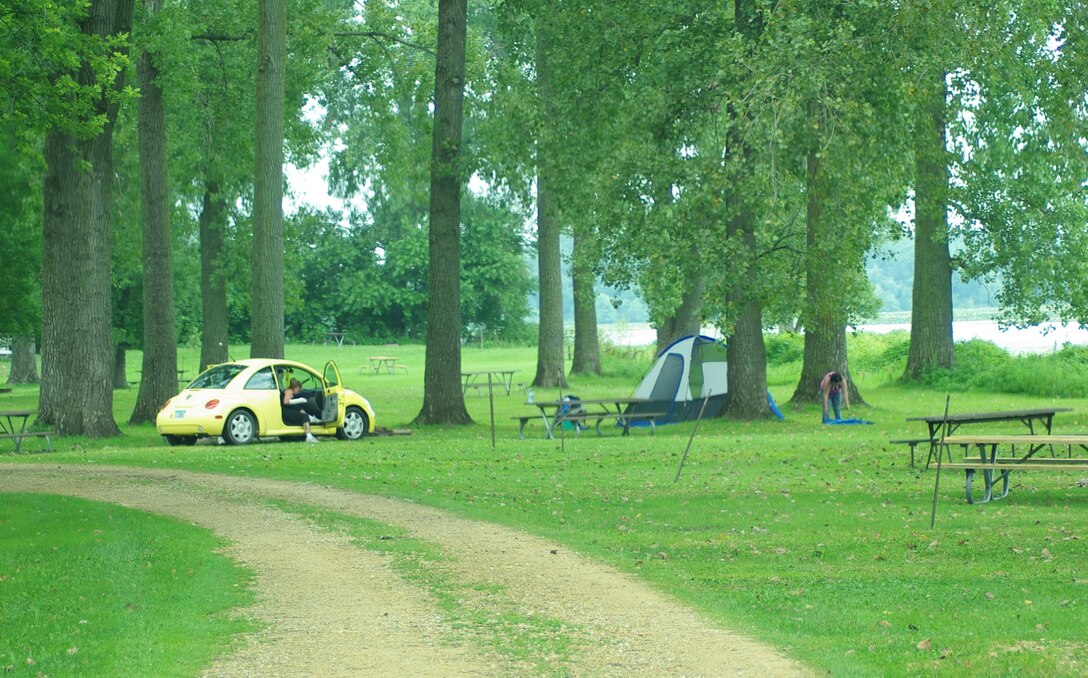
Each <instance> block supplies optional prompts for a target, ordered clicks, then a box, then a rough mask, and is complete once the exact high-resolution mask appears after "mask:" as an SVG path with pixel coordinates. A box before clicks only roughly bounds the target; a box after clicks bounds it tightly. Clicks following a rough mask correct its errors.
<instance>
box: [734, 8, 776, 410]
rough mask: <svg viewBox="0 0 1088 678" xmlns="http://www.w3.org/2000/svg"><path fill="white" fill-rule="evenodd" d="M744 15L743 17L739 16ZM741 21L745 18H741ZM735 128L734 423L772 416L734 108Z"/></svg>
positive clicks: (742, 146) (748, 161) (748, 164)
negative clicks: (739, 253) (737, 248)
mask: <svg viewBox="0 0 1088 678" xmlns="http://www.w3.org/2000/svg"><path fill="white" fill-rule="evenodd" d="M738 16H740V15H738ZM738 21H739V19H738ZM729 109H730V110H729V113H730V117H731V118H732V119H733V122H734V124H732V125H730V129H729V133H728V134H729V136H728V138H729V156H730V160H732V161H734V162H739V163H740V164H739V166H738V167H736V172H735V173H734V178H733V180H732V181H729V182H727V183H726V189H725V191H726V197H725V203H726V204H727V205H729V206H730V216H729V222H728V224H727V225H726V233H727V235H728V237H729V240H730V241H734V242H736V241H739V242H740V243H741V245H742V246H743V250H742V251H743V252H744V254H743V257H744V261H738V262H736V263H735V266H734V272H733V274H734V277H735V282H734V283H733V286H732V288H731V289H730V290H729V292H728V295H729V299H728V300H729V306H730V308H735V309H739V311H738V315H737V319H736V322H735V323H734V324H733V331H732V332H731V333H730V335H729V337H728V338H727V339H726V342H725V351H726V364H727V365H728V370H727V372H726V381H727V382H728V387H729V395H728V396H727V397H726V399H725V407H724V408H722V416H724V417H728V418H730V419H760V418H763V417H770V416H771V407H770V405H769V404H768V402H767V349H766V346H765V345H764V343H763V307H762V306H761V305H760V303H759V300H758V299H757V298H755V297H754V296H753V295H752V292H751V288H752V287H753V285H752V283H753V281H755V280H758V278H759V272H758V270H757V268H756V266H757V265H758V264H757V262H758V259H759V257H758V256H757V255H758V252H757V247H758V244H757V242H756V233H755V228H756V216H755V213H754V212H753V211H752V206H751V204H750V203H749V201H748V196H747V195H746V194H745V192H744V186H745V184H747V183H748V180H749V179H750V178H751V176H752V173H753V163H752V158H751V155H752V154H751V149H750V148H749V147H748V142H747V141H746V140H745V139H744V137H743V136H742V135H741V134H740V131H739V130H740V127H741V126H740V124H739V123H740V122H741V118H740V116H739V115H738V114H737V113H736V112H735V111H734V110H733V107H732V106H730V107H729Z"/></svg>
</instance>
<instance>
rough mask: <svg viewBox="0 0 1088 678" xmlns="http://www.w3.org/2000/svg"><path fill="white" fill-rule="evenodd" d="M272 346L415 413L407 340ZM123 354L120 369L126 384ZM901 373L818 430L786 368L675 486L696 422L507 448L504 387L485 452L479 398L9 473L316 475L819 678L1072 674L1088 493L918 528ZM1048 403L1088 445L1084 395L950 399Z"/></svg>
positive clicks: (1035, 486) (1084, 658) (944, 502)
mask: <svg viewBox="0 0 1088 678" xmlns="http://www.w3.org/2000/svg"><path fill="white" fill-rule="evenodd" d="M232 353H233V354H234V355H235V356H236V357H239V356H243V355H246V354H247V353H248V352H247V351H246V350H245V349H243V348H233V349H232ZM287 353H288V357H289V358H293V359H297V360H302V361H303V362H307V363H310V364H313V365H315V366H318V367H320V366H321V365H322V364H323V363H324V361H325V360H326V359H328V358H333V359H335V360H336V361H337V363H338V365H339V366H340V368H341V372H342V375H343V378H344V380H345V382H346V384H347V385H348V386H349V387H351V388H354V389H356V390H358V391H360V392H361V393H362V394H363V395H364V396H366V397H367V398H368V399H370V401H371V403H372V404H373V406H374V409H375V411H376V413H377V424H378V425H379V426H382V427H386V428H403V427H408V426H410V422H411V420H412V419H413V418H414V417H415V415H416V414H417V413H418V411H419V409H420V406H421V403H422V382H423V365H424V349H423V347H420V346H380V347H374V346H372V347H366V346H351V347H349V346H345V347H342V348H337V347H332V346H330V347H322V346H289V347H288V351H287ZM368 355H395V356H397V357H399V358H400V362H401V363H402V364H405V365H407V366H408V368H409V369H408V372H407V374H395V375H385V374H382V375H377V376H375V375H370V374H368V373H367V372H366V371H365V369H364V368H365V365H366V357H367V356H368ZM137 360H138V356H135V355H134V356H130V362H129V367H130V371H132V372H133V373H135V370H136V369H138V367H139V365H138V362H137ZM186 361H188V362H186ZM195 362H196V359H195V355H193V354H190V353H186V352H184V351H183V354H182V363H183V367H187V368H189V369H190V370H195ZM189 363H192V365H189ZM648 364H649V363H648V362H647V361H646V360H643V361H642V362H623V361H622V359H621V358H619V357H609V358H607V363H606V372H607V373H608V374H609V375H611V376H606V377H593V378H577V379H574V380H573V381H572V383H571V384H570V386H569V388H567V389H564V390H563V391H562V392H563V393H567V392H569V393H576V394H578V395H580V396H582V397H584V398H592V397H596V396H608V395H624V396H626V395H630V394H631V392H632V391H633V390H634V388H635V386H636V385H637V383H638V381H639V375H640V374H641V372H642V370H644V369H645V368H646V367H648ZM462 366H463V369H465V370H479V369H489V368H490V369H500V368H501V369H516V370H519V372H518V373H517V374H515V377H514V381H515V383H519V382H520V383H526V382H529V381H531V379H532V376H533V373H534V371H535V351H534V350H533V349H527V348H484V349H480V348H475V347H466V348H465V349H464V356H463V363H462ZM190 374H192V372H190ZM896 374H897V371H896V370H895V369H894V368H879V367H874V368H872V369H868V370H866V369H860V368H859V369H855V370H854V377H855V380H856V381H857V382H858V384H859V387H860V388H861V392H862V395H863V397H864V399H865V400H866V402H867V403H868V406H866V407H855V408H854V410H852V411H851V414H852V415H854V416H860V417H863V418H865V419H869V420H872V421H873V422H874V425H872V426H843V427H830V426H823V425H821V424H820V412H819V410H818V409H817V408H816V407H805V408H800V409H794V408H792V407H790V406H789V405H788V404H787V403H788V401H789V398H790V396H791V394H792V391H793V389H794V387H795V386H796V378H797V376H796V375H797V366H786V367H778V368H774V369H772V370H771V372H770V378H771V392H772V394H773V396H774V397H775V399H776V401H777V402H778V403H779V405H780V406H781V407H782V409H783V411H784V413H785V415H786V419H785V421H773V420H772V421H760V422H731V421H721V420H714V421H707V422H703V423H702V424H701V425H700V427H699V430H698V435H697V437H696V438H695V439H694V442H693V443H692V445H691V451H690V454H689V456H688V458H687V462H686V465H685V467H684V472H683V474H682V476H681V478H680V480H679V482H675V483H674V482H673V478H674V476H675V474H676V470H677V466H678V463H679V461H680V458H681V455H682V454H683V453H684V449H685V447H686V445H687V444H688V440H689V437H690V436H691V433H692V430H693V427H692V425H691V424H678V425H671V426H665V427H660V428H659V429H658V431H657V434H656V435H655V436H650V435H649V431H647V430H637V431H635V432H634V433H633V434H632V435H631V436H630V437H628V438H621V437H620V436H619V435H618V434H617V433H615V432H614V431H608V432H607V435H606V436H602V437H598V436H596V435H595V434H593V432H592V431H591V432H588V433H587V434H582V435H581V436H579V437H578V438H576V439H574V438H570V437H568V438H567V439H566V441H565V444H564V445H563V447H562V451H561V446H560V442H559V441H547V440H544V439H543V438H542V433H543V429H542V427H541V426H540V425H539V424H535V423H531V424H530V425H529V426H528V427H527V429H526V433H527V435H528V436H530V437H529V438H528V439H526V440H519V439H518V437H517V423H516V422H515V421H514V420H512V419H511V417H512V416H513V415H516V414H521V413H526V412H527V411H528V409H529V408H528V406H527V405H525V403H524V396H523V395H522V394H521V393H520V392H517V391H516V392H515V394H514V395H511V396H506V395H500V396H496V398H495V409H496V412H495V421H496V424H497V427H498V431H497V444H496V448H495V449H492V447H491V436H490V431H489V429H488V427H487V425H488V422H489V418H490V417H489V409H488V399H487V397H486V396H476V395H472V394H471V392H470V395H468V396H466V401H467V406H468V409H469V412H470V414H471V415H472V416H473V418H474V419H475V421H476V422H477V424H476V425H474V426H470V427H428V428H416V427H413V429H412V430H413V433H412V435H410V436H392V437H378V438H367V439H364V440H361V441H358V442H355V443H348V442H328V443H325V444H322V445H315V446H303V445H297V444H289V443H272V444H261V445H255V446H250V447H244V448H236V447H223V446H211V445H199V446H196V447H192V448H170V447H167V446H166V444H165V443H164V442H162V441H161V440H160V439H159V438H158V437H157V436H156V435H155V432H154V429H153V427H151V426H135V427H133V426H125V425H123V424H122V428H123V430H124V432H125V435H124V437H122V438H119V439H111V440H87V439H61V440H57V441H55V447H56V448H57V451H56V452H55V453H53V454H51V455H21V456H19V457H18V458H17V460H18V461H27V460H31V461H41V462H48V463H57V462H66V463H80V462H83V461H86V460H93V461H95V462H96V463H113V464H133V465H151V464H154V465H156V466H160V467H162V466H170V467H178V468H187V469H193V470H201V471H214V472H221V473H230V474H238V475H261V476H268V477H275V478H282V479H305V480H306V481H313V480H314V479H315V478H320V479H321V482H323V483H327V484H330V485H336V486H339V487H344V488H349V489H352V490H357V491H360V492H368V493H377V494H382V495H387V496H396V497H404V498H410V499H412V500H415V501H419V502H423V503H427V504H431V505H434V506H440V507H443V508H448V509H450V510H452V511H454V512H456V513H458V514H461V515H464V516H469V517H473V518H478V519H484V520H489V521H494V522H498V523H502V524H505V525H509V526H512V527H516V528H519V529H523V530H527V531H530V532H533V533H536V534H540V535H544V536H547V537H549V538H553V539H555V540H558V541H560V542H562V543H564V544H567V545H569V546H570V547H571V548H574V549H577V550H579V551H581V552H583V553H586V554H589V555H591V556H594V557H596V558H599V559H601V560H603V561H606V562H608V563H610V564H612V565H614V566H615V567H617V568H619V569H621V570H624V571H627V572H631V573H633V574H634V575H635V576H638V577H640V578H643V579H644V580H646V581H648V582H650V583H651V584H653V585H654V586H656V587H658V588H660V589H661V590H664V591H667V592H669V593H671V594H672V595H675V596H676V597H678V598H680V599H682V600H684V601H686V602H687V603H688V604H690V605H692V606H693V607H696V608H698V609H700V610H702V611H703V612H705V613H706V614H707V615H709V616H710V617H712V618H714V619H716V620H718V621H719V622H720V623H722V624H724V625H728V626H731V627H734V628H738V629H741V630H743V631H746V632H748V633H750V634H751V635H753V636H755V637H757V638H760V639H764V640H766V641H768V642H771V643H774V644H776V645H778V646H780V647H782V648H783V649H784V650H785V651H786V652H788V653H790V654H791V655H793V656H795V657H797V658H799V659H801V660H803V661H806V662H808V663H809V664H811V665H812V666H814V667H816V668H818V669H823V670H827V671H829V672H832V673H834V674H839V675H851V676H853V675H908V674H916V673H919V672H922V673H935V674H943V675H964V674H972V675H1031V676H1044V675H1045V676H1054V675H1081V674H1083V673H1084V671H1085V668H1084V667H1085V663H1086V662H1088V644H1086V643H1085V640H1084V629H1085V628H1086V627H1088V614H1086V612H1085V611H1084V610H1085V609H1086V607H1088V599H1086V598H1088V557H1086V556H1088V553H1086V551H1088V547H1086V542H1085V540H1086V538H1088V534H1086V532H1088V530H1086V527H1088V489H1086V488H1083V487H1078V485H1077V481H1078V480H1079V478H1078V477H1077V475H1076V474H1075V473H1067V474H1060V473H1053V474H1043V473H1025V474H1019V475H1017V476H1014V484H1013V489H1012V491H1011V493H1010V495H1009V497H1008V498H1007V499H1005V500H1003V501H1001V502H997V503H993V504H987V505H981V506H968V505H967V504H966V503H965V502H964V498H963V480H962V476H953V475H952V474H946V475H945V477H944V478H942V483H941V487H940V493H939V497H938V499H939V503H938V513H937V525H936V528H935V529H930V508H931V501H932V493H933V473H932V472H924V471H922V470H921V469H912V468H911V467H910V465H909V454H908V451H907V448H906V446H902V445H891V444H889V443H888V442H887V441H888V440H889V439H894V438H909V437H919V434H921V435H924V434H925V431H924V428H923V427H922V426H920V425H919V423H917V422H915V423H908V422H906V421H904V419H905V418H906V417H908V416H916V415H923V414H932V413H940V412H941V411H942V410H943V407H944V401H945V395H946V394H945V392H944V391H936V390H926V389H919V388H914V387H905V386H901V385H898V384H896V383H894V380H893V379H892V378H891V377H893V376H894V375H896ZM135 395H136V393H135V390H131V391H127V392H126V391H119V392H118V393H117V398H116V416H117V420H118V422H124V421H127V419H128V416H129V414H130V413H131V410H132V406H133V403H134V401H135ZM549 395H551V394H541V393H540V392H539V391H538V393H537V398H544V397H547V396H549ZM556 395H559V391H557V392H556ZM36 397H37V394H36V390H35V389H32V388H27V387H19V388H16V391H15V393H13V394H7V395H0V406H2V407H8V406H15V405H20V406H33V405H34V404H35V402H36ZM1048 404H1054V405H1060V406H1063V407H1071V408H1073V412H1071V413H1067V414H1059V415H1057V417H1056V418H1055V431H1056V432H1088V418H1086V417H1088V401H1086V400H1085V399H1080V398H1077V399H1074V398H1067V399H1055V398H1042V397H1038V396H1026V395H1004V394H993V393H975V392H968V393H954V394H953V395H952V402H951V408H952V410H953V411H959V412H966V411H973V410H997V409H1012V408H1019V407H1037V406H1043V405H1048ZM1019 428H1021V429H1022V427H1019ZM999 430H1000V431H1008V432H1020V431H1019V430H1018V426H1017V425H1016V424H1008V425H1000V426H991V427H988V428H987V429H986V431H987V432H992V431H999ZM29 445H33V442H31V443H29ZM15 459H16V458H15V457H14V456H12V455H3V456H2V457H0V460H2V461H11V460H15Z"/></svg>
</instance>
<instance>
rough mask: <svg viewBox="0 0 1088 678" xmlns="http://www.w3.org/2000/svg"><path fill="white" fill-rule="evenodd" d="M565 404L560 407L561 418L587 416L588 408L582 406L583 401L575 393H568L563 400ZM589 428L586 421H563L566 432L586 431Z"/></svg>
mask: <svg viewBox="0 0 1088 678" xmlns="http://www.w3.org/2000/svg"><path fill="white" fill-rule="evenodd" d="M561 400H562V402H563V404H562V405H561V406H560V407H559V416H561V417H565V416H567V415H579V414H585V413H586V408H585V407H583V406H582V399H581V398H579V397H578V396H576V395H574V394H573V393H568V394H567V395H565V396H563V398H562V399H561ZM587 428H589V427H588V426H586V423H585V422H584V421H563V430H564V431H573V430H575V429H577V430H579V431H584V430H586V429H587Z"/></svg>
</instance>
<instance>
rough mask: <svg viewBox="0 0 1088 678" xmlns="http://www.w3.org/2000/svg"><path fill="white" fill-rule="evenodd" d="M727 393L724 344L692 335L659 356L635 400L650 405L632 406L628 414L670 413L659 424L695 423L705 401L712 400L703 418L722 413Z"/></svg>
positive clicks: (638, 404) (675, 343) (639, 388)
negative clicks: (642, 399) (642, 400)
mask: <svg viewBox="0 0 1088 678" xmlns="http://www.w3.org/2000/svg"><path fill="white" fill-rule="evenodd" d="M727 390H728V387H727V384H726V365H725V344H724V343H723V342H722V341H720V340H718V339H712V338H710V337H706V336H702V335H698V336H696V335H692V336H688V337H684V338H682V339H677V340H676V341H674V342H673V343H672V344H670V345H669V346H668V347H666V348H665V349H664V350H662V351H661V353H660V354H658V356H657V360H656V361H655V362H654V365H653V367H651V368H650V371H649V372H647V373H646V376H645V377H643V379H642V383H641V384H639V386H638V388H637V389H635V394H634V397H635V398H645V399H646V400H647V401H648V402H645V403H636V404H632V405H629V406H628V407H627V413H628V414H637V413H638V412H667V414H666V416H664V417H658V418H657V420H656V423H658V424H671V423H675V422H678V421H694V420H695V419H697V418H698V417H699V410H700V409H701V408H702V407H703V399H704V398H709V399H708V400H707V403H706V411H704V412H703V417H704V418H708V417H714V416H717V415H718V414H719V413H721V411H722V406H723V405H724V404H725V394H726V391H727ZM636 423H637V422H636Z"/></svg>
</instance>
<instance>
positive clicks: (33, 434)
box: [0, 431, 54, 452]
mask: <svg viewBox="0 0 1088 678" xmlns="http://www.w3.org/2000/svg"><path fill="white" fill-rule="evenodd" d="M51 435H54V433H53V431H23V432H22V433H0V440H11V441H12V442H14V443H15V451H16V452H20V451H21V450H22V447H23V439H24V438H45V451H46V452H52V451H53V444H52V443H51V442H50V441H49V436H51Z"/></svg>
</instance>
